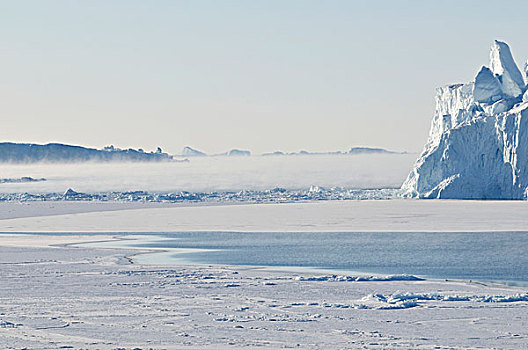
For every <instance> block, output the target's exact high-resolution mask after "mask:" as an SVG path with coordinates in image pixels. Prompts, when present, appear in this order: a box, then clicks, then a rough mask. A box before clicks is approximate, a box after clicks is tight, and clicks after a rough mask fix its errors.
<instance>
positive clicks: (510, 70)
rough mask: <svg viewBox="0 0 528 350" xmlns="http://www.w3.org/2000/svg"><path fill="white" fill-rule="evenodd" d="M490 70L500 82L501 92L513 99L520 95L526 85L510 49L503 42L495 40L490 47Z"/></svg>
mask: <svg viewBox="0 0 528 350" xmlns="http://www.w3.org/2000/svg"><path fill="white" fill-rule="evenodd" d="M490 69H491V71H492V72H493V74H495V75H496V76H497V78H498V79H499V81H500V82H501V85H502V90H503V92H504V93H505V94H506V95H507V96H509V97H513V98H514V97H518V96H519V95H522V93H523V92H524V88H525V85H526V84H525V83H524V78H523V75H522V74H521V71H520V70H519V68H518V67H517V64H516V63H515V60H514V59H513V56H512V53H511V51H510V47H509V46H508V44H506V43H505V42H502V41H499V40H495V42H494V43H493V45H492V46H491V50H490Z"/></svg>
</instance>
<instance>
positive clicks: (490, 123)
mask: <svg viewBox="0 0 528 350" xmlns="http://www.w3.org/2000/svg"><path fill="white" fill-rule="evenodd" d="M526 67H527V65H525V70H524V72H522V73H521V71H520V70H519V68H518V67H517V64H516V63H515V60H514V59H513V56H512V54H511V51H510V48H509V46H508V45H507V44H506V43H504V42H500V41H495V43H494V44H493V46H492V47H491V51H490V64H489V67H482V68H481V69H480V70H479V72H478V73H477V75H476V77H475V80H474V81H473V82H470V83H467V84H455V85H449V86H446V87H442V88H439V89H438V90H437V94H436V108H435V112H434V116H433V121H432V125H431V130H430V133H429V139H428V141H427V143H426V145H425V147H424V150H423V152H422V154H421V155H420V156H419V158H418V160H417V161H416V164H415V166H414V168H413V169H412V171H411V173H410V174H409V176H408V178H407V180H406V181H405V182H404V184H403V185H402V191H403V194H404V195H405V196H411V197H419V198H458V199H526V197H527V189H528V125H527V118H528V111H527V110H528V93H527V86H526V85H527V82H528V80H527V76H526Z"/></svg>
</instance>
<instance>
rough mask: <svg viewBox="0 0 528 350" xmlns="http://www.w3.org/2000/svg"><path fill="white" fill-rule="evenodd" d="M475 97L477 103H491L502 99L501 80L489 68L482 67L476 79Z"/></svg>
mask: <svg viewBox="0 0 528 350" xmlns="http://www.w3.org/2000/svg"><path fill="white" fill-rule="evenodd" d="M473 97H474V99H475V101H477V102H485V103H491V102H495V101H497V100H500V99H501V98H502V88H501V83H500V82H499V80H498V79H497V78H496V77H495V76H494V75H493V73H492V72H491V70H490V69H489V68H488V67H482V68H481V69H480V71H479V72H478V74H477V76H476V78H475V85H474V86H473Z"/></svg>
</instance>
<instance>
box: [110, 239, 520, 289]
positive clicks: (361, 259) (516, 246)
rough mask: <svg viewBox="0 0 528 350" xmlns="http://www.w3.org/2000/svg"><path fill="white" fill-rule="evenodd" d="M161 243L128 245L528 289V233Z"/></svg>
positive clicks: (221, 259)
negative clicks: (525, 287)
mask: <svg viewBox="0 0 528 350" xmlns="http://www.w3.org/2000/svg"><path fill="white" fill-rule="evenodd" d="M156 235H158V234H156ZM160 236H162V237H163V238H159V239H158V240H156V237H152V236H150V237H147V238H142V239H140V240H139V241H125V246H128V247H130V246H134V247H141V248H172V249H178V250H179V253H177V254H175V253H174V251H173V252H172V253H170V252H169V253H164V254H159V256H157V257H156V255H157V254H154V255H144V256H143V262H148V260H149V259H155V262H156V263H168V264H171V263H172V264H181V263H182V261H185V262H187V263H193V264H213V265H216V264H219V265H235V266H238V265H249V266H266V267H289V268H293V269H295V268H301V269H307V268H308V269H316V270H325V271H335V272H336V273H340V272H346V273H357V272H361V273H371V274H383V275H399V274H407V275H415V276H421V277H425V278H438V279H461V280H479V281H490V282H493V281H496V282H501V283H508V284H521V285H528V256H527V255H526V251H528V232H471V233H454V232H428V233H420V232H413V233H405V232H392V233H391V232H384V233H376V232H343V233H339V232H326V233H325V232H299V233H291V232H290V233H280V232H279V233H278V232H273V233H272V232H270V233H265V232H259V233H254V232H245V233H241V232H186V233H166V234H160ZM113 244H115V243H113ZM181 249H183V250H181Z"/></svg>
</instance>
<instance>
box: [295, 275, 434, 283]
mask: <svg viewBox="0 0 528 350" xmlns="http://www.w3.org/2000/svg"><path fill="white" fill-rule="evenodd" d="M295 279H296V280H297V281H330V282H384V281H424V279H423V278H420V277H416V276H413V275H387V276H340V275H325V276H310V277H304V276H298V277H296V278H295Z"/></svg>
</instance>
